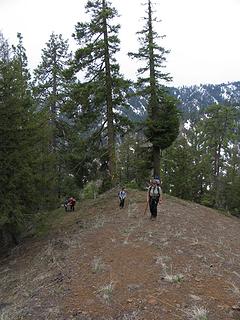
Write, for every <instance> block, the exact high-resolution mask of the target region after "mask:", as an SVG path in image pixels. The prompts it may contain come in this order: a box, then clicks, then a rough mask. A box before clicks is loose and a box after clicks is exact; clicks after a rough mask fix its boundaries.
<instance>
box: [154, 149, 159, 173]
mask: <svg viewBox="0 0 240 320" xmlns="http://www.w3.org/2000/svg"><path fill="white" fill-rule="evenodd" d="M153 176H154V177H160V147H159V146H153Z"/></svg>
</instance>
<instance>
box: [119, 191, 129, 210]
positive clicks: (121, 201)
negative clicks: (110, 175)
mask: <svg viewBox="0 0 240 320" xmlns="http://www.w3.org/2000/svg"><path fill="white" fill-rule="evenodd" d="M126 196H127V193H126V191H125V189H124V188H122V190H121V191H119V192H118V198H119V207H120V209H123V207H124V202H125V199H126Z"/></svg>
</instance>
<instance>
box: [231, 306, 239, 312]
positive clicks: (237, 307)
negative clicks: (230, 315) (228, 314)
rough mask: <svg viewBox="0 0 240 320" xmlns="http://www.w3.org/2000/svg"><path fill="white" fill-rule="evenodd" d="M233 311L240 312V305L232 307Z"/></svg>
mask: <svg viewBox="0 0 240 320" xmlns="http://www.w3.org/2000/svg"><path fill="white" fill-rule="evenodd" d="M232 309H233V310H238V311H240V304H238V305H235V306H232Z"/></svg>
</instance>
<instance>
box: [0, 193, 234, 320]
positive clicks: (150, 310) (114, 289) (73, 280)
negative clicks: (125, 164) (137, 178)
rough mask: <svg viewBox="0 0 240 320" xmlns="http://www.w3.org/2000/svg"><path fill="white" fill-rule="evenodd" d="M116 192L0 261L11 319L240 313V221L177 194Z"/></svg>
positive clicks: (4, 317) (110, 319) (118, 319)
mask: <svg viewBox="0 0 240 320" xmlns="http://www.w3.org/2000/svg"><path fill="white" fill-rule="evenodd" d="M145 198H146V195H145V194H144V193H143V192H138V191H130V192H129V193H128V199H127V202H126V206H125V208H124V209H119V208H118V203H117V197H116V194H115V192H110V193H108V194H105V195H103V196H102V197H100V198H99V199H97V200H95V201H91V203H86V202H85V203H84V204H83V205H82V206H81V208H80V207H79V209H78V211H77V212H75V213H68V214H66V216H65V217H64V220H63V221H61V223H59V225H58V228H57V231H54V232H53V233H52V235H51V236H49V237H48V238H45V239H41V240H40V239H38V240H34V242H32V241H31V243H30V242H29V244H28V243H25V244H23V245H21V246H19V247H17V248H16V249H15V250H14V251H13V252H12V254H11V256H10V257H8V258H7V259H5V260H4V261H2V263H1V265H0V283H1V287H0V319H1V320H9V319H14V320H30V319H31V320H43V319H46V320H47V319H48V320H51V319H56V320H68V319H76V320H104V319H106V320H154V319H156V320H157V319H158V320H160V319H161V320H177V319H193V320H194V319H196V320H230V319H235V320H237V319H238V320H239V319H240V250H239V248H240V237H239V231H240V221H239V220H238V219H236V218H230V217H226V216H223V215H221V214H219V213H217V212H215V211H214V210H211V209H208V208H206V207H203V206H200V205H196V204H194V203H188V202H185V201H182V200H179V199H176V198H172V197H167V198H165V199H164V202H163V204H162V205H161V206H159V214H158V218H157V221H151V220H150V219H149V217H148V216H147V215H145V216H144V215H143V213H144V208H145Z"/></svg>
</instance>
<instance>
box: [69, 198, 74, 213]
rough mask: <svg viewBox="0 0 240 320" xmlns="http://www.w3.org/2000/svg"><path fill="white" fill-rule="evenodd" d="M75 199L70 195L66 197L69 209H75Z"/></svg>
mask: <svg viewBox="0 0 240 320" xmlns="http://www.w3.org/2000/svg"><path fill="white" fill-rule="evenodd" d="M75 204H76V199H75V198H73V197H71V198H69V199H68V206H69V207H70V211H74V210H75Z"/></svg>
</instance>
